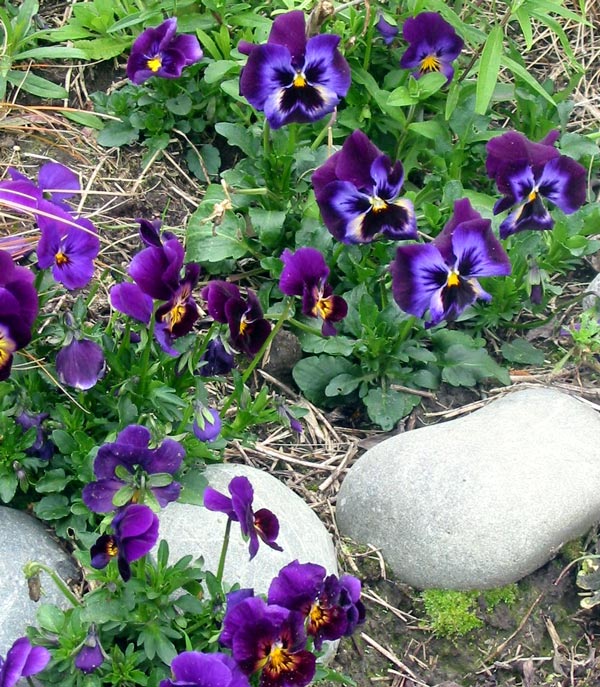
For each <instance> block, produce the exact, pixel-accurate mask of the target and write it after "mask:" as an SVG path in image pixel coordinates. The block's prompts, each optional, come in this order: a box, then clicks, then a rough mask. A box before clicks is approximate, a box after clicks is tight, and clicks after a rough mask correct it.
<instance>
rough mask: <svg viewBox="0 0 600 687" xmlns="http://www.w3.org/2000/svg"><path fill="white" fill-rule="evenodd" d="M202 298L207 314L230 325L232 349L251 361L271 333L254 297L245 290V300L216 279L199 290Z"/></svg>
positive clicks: (237, 291)
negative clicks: (205, 304)
mask: <svg viewBox="0 0 600 687" xmlns="http://www.w3.org/2000/svg"><path fill="white" fill-rule="evenodd" d="M202 298H204V299H205V300H206V303H207V307H208V314H209V315H210V316H211V317H212V318H213V319H214V320H216V321H217V322H222V323H223V324H228V325H229V335H230V339H231V345H232V346H233V347H234V348H235V349H236V350H238V351H241V352H242V353H245V354H246V355H247V356H248V357H250V358H253V357H254V356H255V355H256V354H257V353H258V352H259V351H260V349H261V348H262V346H263V344H264V343H265V341H266V340H267V337H268V336H269V334H270V332H271V325H270V324H269V322H267V320H265V318H264V317H263V311H262V308H261V307H260V303H259V301H258V298H257V297H256V294H255V293H254V292H253V291H251V290H250V289H248V291H247V294H246V298H245V299H244V298H243V297H242V295H241V293H240V290H239V289H238V287H237V286H235V285H234V284H229V283H228V282H225V281H220V280H218V279H215V280H213V281H211V282H209V283H208V284H207V285H206V286H205V287H204V288H203V289H202Z"/></svg>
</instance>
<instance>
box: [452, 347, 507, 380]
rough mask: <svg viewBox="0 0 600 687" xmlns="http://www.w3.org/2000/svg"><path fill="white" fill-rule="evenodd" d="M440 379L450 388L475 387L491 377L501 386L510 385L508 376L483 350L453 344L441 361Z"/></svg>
mask: <svg viewBox="0 0 600 687" xmlns="http://www.w3.org/2000/svg"><path fill="white" fill-rule="evenodd" d="M442 365H443V370H442V379H443V380H444V381H445V382H447V383H448V384H451V385H452V386H475V384H477V383H478V382H481V381H483V380H484V379H489V378H490V377H493V378H495V379H497V380H498V381H500V382H501V383H502V384H510V376H509V374H508V372H507V370H505V369H504V368H503V367H501V366H500V365H498V363H497V362H496V361H495V360H494V359H493V358H492V357H491V356H490V355H489V353H488V352H487V351H486V350H485V349H484V348H467V347H466V346H463V345H462V344H454V345H452V346H450V348H448V350H447V351H446V352H445V354H444V356H443V360H442Z"/></svg>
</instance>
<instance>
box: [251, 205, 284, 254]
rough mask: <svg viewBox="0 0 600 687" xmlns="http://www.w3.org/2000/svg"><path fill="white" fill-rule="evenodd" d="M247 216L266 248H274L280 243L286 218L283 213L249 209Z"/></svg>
mask: <svg viewBox="0 0 600 687" xmlns="http://www.w3.org/2000/svg"><path fill="white" fill-rule="evenodd" d="M248 214H249V215H250V221H251V222H252V227H253V229H254V231H255V232H256V233H257V235H258V237H259V239H260V240H261V243H263V244H264V245H265V247H266V248H274V247H275V246H277V245H279V244H280V243H281V238H282V236H283V223H284V222H285V218H286V213H285V212H283V211H281V210H263V209H262V208H250V209H249V210H248Z"/></svg>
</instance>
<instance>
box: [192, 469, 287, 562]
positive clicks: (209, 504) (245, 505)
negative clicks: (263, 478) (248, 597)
mask: <svg viewBox="0 0 600 687" xmlns="http://www.w3.org/2000/svg"><path fill="white" fill-rule="evenodd" d="M228 489H229V493H230V494H231V498H229V497H228V496H225V495H224V494H221V492H219V491H217V490H216V489H213V488H212V487H206V489H205V490H204V506H205V508H208V510H211V511H216V512H219V513H225V515H227V517H228V518H229V519H230V520H233V521H235V522H239V523H240V529H241V531H242V535H243V536H244V537H248V538H249V541H250V544H249V548H248V550H249V552H250V560H252V559H253V558H254V556H256V553H257V551H258V540H259V538H260V539H261V540H262V541H263V542H264V543H265V544H266V545H267V546H270V547H271V548H272V549H275V551H282V550H283V549H282V548H281V546H279V544H277V543H276V542H275V540H276V539H277V536H278V535H279V520H278V519H277V517H276V516H275V515H274V514H273V513H271V511H270V510H268V509H267V508H261V509H260V510H257V511H256V512H254V511H253V510H252V501H253V499H254V489H253V488H252V485H251V484H250V480H249V479H248V478H247V477H234V478H233V479H232V480H231V482H229V486H228Z"/></svg>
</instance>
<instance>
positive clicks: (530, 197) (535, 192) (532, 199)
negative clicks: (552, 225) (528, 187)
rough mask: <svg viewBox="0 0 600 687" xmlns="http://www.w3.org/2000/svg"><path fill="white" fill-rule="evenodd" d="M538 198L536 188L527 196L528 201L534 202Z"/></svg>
mask: <svg viewBox="0 0 600 687" xmlns="http://www.w3.org/2000/svg"><path fill="white" fill-rule="evenodd" d="M536 198H537V191H536V190H535V189H533V191H532V192H531V193H530V194H529V195H528V196H527V202H528V203H532V202H533V201H534V200H535V199H536Z"/></svg>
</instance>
